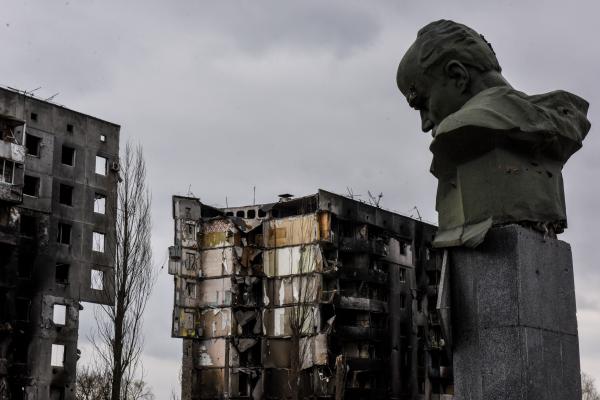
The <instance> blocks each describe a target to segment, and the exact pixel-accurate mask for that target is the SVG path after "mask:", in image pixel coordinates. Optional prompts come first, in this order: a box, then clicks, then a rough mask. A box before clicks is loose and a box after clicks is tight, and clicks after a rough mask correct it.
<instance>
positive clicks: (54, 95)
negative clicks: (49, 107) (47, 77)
mask: <svg viewBox="0 0 600 400" xmlns="http://www.w3.org/2000/svg"><path fill="white" fill-rule="evenodd" d="M59 94H60V92H56V93H54V94H53V95H52V96H50V97H48V98H47V99H45V100H44V101H52V100H54V98H55V97H56V96H58V95H59Z"/></svg>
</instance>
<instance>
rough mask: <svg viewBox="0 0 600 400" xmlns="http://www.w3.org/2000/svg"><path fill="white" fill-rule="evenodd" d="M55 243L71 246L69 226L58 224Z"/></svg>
mask: <svg viewBox="0 0 600 400" xmlns="http://www.w3.org/2000/svg"><path fill="white" fill-rule="evenodd" d="M56 241H57V242H58V243H62V244H71V225H69V224H65V223H62V222H59V223H58V235H57V237H56Z"/></svg>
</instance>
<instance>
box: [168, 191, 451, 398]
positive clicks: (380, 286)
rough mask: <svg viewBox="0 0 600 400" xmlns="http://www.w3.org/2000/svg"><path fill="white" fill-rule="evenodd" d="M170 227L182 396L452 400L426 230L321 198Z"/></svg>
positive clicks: (220, 213) (438, 283)
mask: <svg viewBox="0 0 600 400" xmlns="http://www.w3.org/2000/svg"><path fill="white" fill-rule="evenodd" d="M173 219H174V226H175V239H174V241H175V242H174V246H172V247H171V248H170V249H169V251H170V261H169V273H170V274H172V275H174V284H175V296H174V310H173V325H172V336H173V337H177V338H182V339H183V361H182V400H192V399H193V400H196V399H336V400H337V399H411V400H416V399H423V400H449V399H452V393H453V379H452V368H451V365H452V360H451V357H452V354H451V352H450V351H449V348H450V337H449V336H450V335H449V333H448V328H447V324H446V323H445V322H444V321H447V319H448V318H447V315H446V314H445V310H446V307H445V304H446V302H447V299H446V297H447V293H446V292H447V290H444V281H445V279H446V278H445V276H446V274H445V258H444V256H443V253H441V252H438V251H434V250H433V249H431V240H432V238H433V235H434V233H435V229H436V228H435V226H433V225H429V224H427V223H424V222H421V221H419V220H415V219H412V218H409V217H406V216H403V215H400V214H397V213H393V212H390V211H386V210H384V209H381V208H378V207H374V206H371V205H368V204H365V203H363V202H360V201H356V200H353V199H350V198H347V197H343V196H339V195H336V194H333V193H329V192H326V191H323V190H319V191H318V193H317V194H315V195H311V196H306V197H301V198H292V197H291V196H289V195H285V196H281V197H280V200H279V201H277V202H275V203H271V204H262V205H253V206H245V207H229V208H215V207H211V206H208V205H205V204H203V203H201V202H200V201H199V199H198V198H193V197H183V196H174V197H173Z"/></svg>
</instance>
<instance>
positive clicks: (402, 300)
mask: <svg viewBox="0 0 600 400" xmlns="http://www.w3.org/2000/svg"><path fill="white" fill-rule="evenodd" d="M400 308H406V296H405V295H404V294H401V295H400Z"/></svg>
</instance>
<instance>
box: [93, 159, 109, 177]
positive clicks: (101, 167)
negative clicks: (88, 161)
mask: <svg viewBox="0 0 600 400" xmlns="http://www.w3.org/2000/svg"><path fill="white" fill-rule="evenodd" d="M107 166H108V160H107V159H106V157H102V156H96V173H97V174H98V175H102V176H106V172H107V171H108V170H107Z"/></svg>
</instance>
